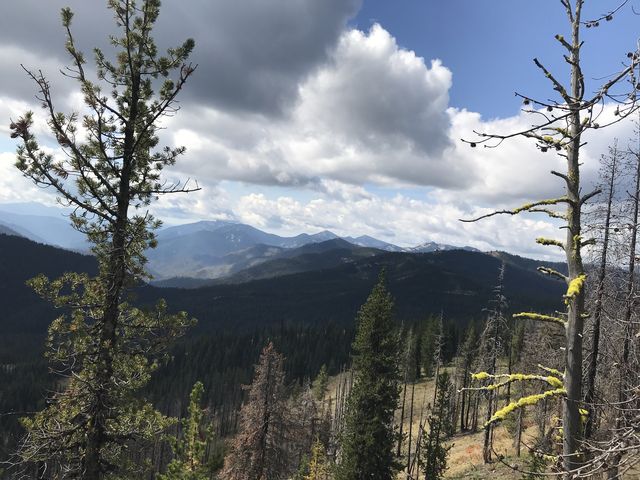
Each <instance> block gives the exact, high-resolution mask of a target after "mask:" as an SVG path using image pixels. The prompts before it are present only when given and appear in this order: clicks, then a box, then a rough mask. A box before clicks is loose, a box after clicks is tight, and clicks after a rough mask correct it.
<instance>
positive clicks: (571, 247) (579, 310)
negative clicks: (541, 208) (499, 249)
mask: <svg viewBox="0 0 640 480" xmlns="http://www.w3.org/2000/svg"><path fill="white" fill-rule="evenodd" d="M582 5H583V0H577V1H576V3H575V9H574V11H573V12H571V9H570V8H568V13H569V18H570V20H571V24H572V25H571V26H572V34H571V48H570V60H571V61H570V64H571V94H570V95H571V98H572V99H573V103H572V104H570V105H569V109H570V112H571V114H570V116H569V117H568V127H569V128H568V131H569V136H570V139H571V140H570V141H569V143H568V144H567V146H566V157H567V175H566V177H565V178H564V180H565V182H566V185H567V188H566V194H567V200H568V203H567V226H568V228H567V237H566V243H565V252H566V257H567V267H568V271H569V272H568V273H569V275H568V280H569V282H570V284H571V282H575V281H579V279H580V278H584V277H583V276H584V273H585V272H584V266H583V264H582V254H581V247H582V239H581V234H582V223H581V209H582V203H583V200H582V198H581V197H580V146H581V141H582V140H581V133H582V124H581V122H582V120H581V118H580V109H581V100H582V98H583V96H584V79H583V74H582V69H581V68H580V47H581V45H582V43H581V40H580V28H581V13H582ZM579 287H580V288H577V291H575V292H573V294H572V296H571V297H569V298H567V306H568V312H567V323H566V338H567V345H566V350H565V379H564V383H565V389H566V396H565V399H564V405H563V412H562V428H563V441H562V453H563V464H564V471H565V477H566V478H572V477H573V475H572V474H571V473H569V472H571V471H572V470H574V469H575V468H577V467H578V466H579V465H580V461H579V460H580V459H579V458H578V448H579V445H580V440H581V432H580V429H581V425H580V424H581V421H580V411H579V409H580V401H581V399H582V335H583V331H584V316H583V314H584V288H582V286H581V285H579Z"/></svg>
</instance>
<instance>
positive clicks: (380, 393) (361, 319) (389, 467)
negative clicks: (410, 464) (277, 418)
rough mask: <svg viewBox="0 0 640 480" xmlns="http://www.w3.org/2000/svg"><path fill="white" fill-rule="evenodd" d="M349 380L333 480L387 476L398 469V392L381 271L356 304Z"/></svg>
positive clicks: (394, 340)
mask: <svg viewBox="0 0 640 480" xmlns="http://www.w3.org/2000/svg"><path fill="white" fill-rule="evenodd" d="M356 323H357V331H356V338H355V340H354V343H353V370H354V383H353V388H352V390H351V393H350V395H349V399H348V402H347V412H346V418H345V422H344V430H343V432H342V435H341V438H340V448H341V451H340V460H339V464H338V469H337V475H336V479H337V480H358V479H372V480H391V479H393V478H395V474H396V472H397V471H398V470H399V464H398V462H397V459H396V457H395V452H394V445H395V443H396V441H397V433H396V431H395V428H394V425H393V417H394V412H395V410H396V408H397V407H398V401H399V396H400V389H399V381H400V372H399V365H398V363H399V354H400V352H399V350H400V346H399V342H398V335H397V333H396V327H395V325H394V322H393V300H392V298H391V295H390V294H389V292H387V290H386V287H385V279H384V274H381V276H380V279H379V281H378V283H377V285H376V286H375V287H374V288H373V291H372V292H371V294H370V295H369V298H368V299H367V301H366V302H365V304H364V305H363V306H362V307H361V308H360V311H359V312H358V316H357V319H356Z"/></svg>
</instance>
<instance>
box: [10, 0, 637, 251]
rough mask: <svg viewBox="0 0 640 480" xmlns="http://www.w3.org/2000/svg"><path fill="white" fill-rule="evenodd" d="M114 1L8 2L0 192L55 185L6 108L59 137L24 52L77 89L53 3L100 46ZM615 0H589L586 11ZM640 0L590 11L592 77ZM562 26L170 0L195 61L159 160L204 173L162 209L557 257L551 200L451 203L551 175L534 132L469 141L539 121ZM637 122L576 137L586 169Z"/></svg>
mask: <svg viewBox="0 0 640 480" xmlns="http://www.w3.org/2000/svg"><path fill="white" fill-rule="evenodd" d="M636 2H637V0H636ZM106 3H107V2H106V1H96V0H93V1H86V0H65V1H59V0H46V1H42V0H22V1H21V2H11V6H9V7H7V8H5V9H3V15H2V20H1V23H0V24H1V26H2V28H0V60H1V62H2V66H3V81H2V82H0V209H1V208H2V207H3V204H5V205H8V204H12V203H16V202H40V203H42V204H45V205H54V204H55V195H54V194H53V192H48V191H43V190H41V189H38V188H36V187H34V186H33V185H32V184H31V183H30V182H29V181H28V180H26V179H24V178H22V177H21V176H20V174H19V172H17V170H16V169H15V168H14V167H13V162H14V160H15V155H14V151H15V146H16V145H15V143H14V141H12V140H11V139H10V138H9V130H8V124H9V119H10V118H13V119H15V118H17V117H18V116H20V115H21V114H22V113H24V112H25V111H26V110H33V111H34V112H35V113H36V127H37V131H38V132H39V134H40V136H41V138H42V140H43V143H44V144H45V145H49V146H50V147H51V148H52V149H53V150H52V151H53V152H54V153H55V149H54V146H55V145H54V143H53V141H52V139H51V138H50V137H48V133H47V131H46V128H45V127H44V119H45V117H44V112H43V111H42V110H41V109H40V108H39V106H38V102H37V100H36V99H35V98H34V95H35V87H34V85H33V84H32V83H31V82H30V81H29V79H28V78H27V76H26V74H25V72H24V71H23V70H22V69H21V67H20V64H24V65H25V67H27V68H30V69H33V70H38V69H40V70H42V71H43V73H44V74H45V75H46V76H47V78H49V79H50V81H51V85H52V90H53V94H54V97H55V99H56V106H57V108H59V109H60V110H63V111H72V110H78V109H81V106H82V104H81V97H80V96H79V94H78V90H77V88H76V87H77V86H76V85H74V84H73V83H72V82H71V81H70V80H68V79H65V78H64V77H63V76H62V75H61V74H60V73H59V70H60V68H61V67H62V66H64V65H68V64H69V62H68V59H67V58H66V55H65V51H64V32H63V30H62V28H61V26H60V22H59V10H60V8H61V7H63V6H66V5H69V6H71V7H72V9H73V10H74V12H75V14H76V15H75V18H74V25H73V30H74V35H75V37H76V42H77V44H78V46H79V47H80V48H81V50H83V51H84V52H85V53H86V54H87V56H88V57H90V56H91V55H90V52H91V50H92V48H93V47H94V46H99V47H104V48H105V51H106V50H107V48H108V42H107V36H108V35H109V34H110V33H113V28H114V27H113V22H112V18H111V14H110V12H109V11H108V10H107V9H106ZM617 3H618V2H615V1H609V0H606V1H605V0H598V1H595V0H591V1H588V2H587V6H586V17H585V18H597V17H599V16H600V15H601V14H603V13H605V12H606V11H607V10H609V9H613V8H615V7H616V6H617ZM185 5H188V8H186V7H185ZM633 7H635V10H636V11H639V10H640V8H638V7H640V5H635V4H634V2H633V1H631V2H630V3H629V4H627V5H626V6H625V8H623V9H622V10H621V11H620V12H618V13H617V14H616V15H615V16H614V18H613V20H612V21H610V22H607V21H603V22H601V25H600V27H598V28H592V29H588V30H585V35H584V40H585V46H584V49H583V60H584V65H585V71H586V76H587V89H588V90H589V91H592V90H594V89H595V88H596V86H597V85H598V84H599V83H601V81H602V79H603V78H607V77H608V76H610V75H611V74H613V73H615V72H616V71H618V70H620V69H621V67H622V65H623V62H624V61H625V60H626V53H627V52H628V51H633V50H635V49H636V44H637V41H638V28H637V25H638V17H637V16H636V15H635V13H634V11H633V10H632V8H633ZM558 33H560V34H564V35H567V25H566V19H565V16H564V11H563V8H562V6H561V5H560V2H559V1H558V0H539V1H537V2H531V1H526V0H448V1H446V2H442V1H435V0H398V1H394V2H390V1H388V0H362V1H360V0H322V1H318V0H270V1H268V2H265V1H264V0H244V1H242V2H235V1H229V0H190V1H189V2H188V4H185V2H180V1H178V0H164V2H163V5H162V11H161V16H160V19H159V21H158V24H157V28H156V33H155V37H156V40H157V43H158V45H159V47H161V48H167V47H170V46H174V45H178V44H180V43H181V42H182V41H183V40H184V39H186V38H187V37H192V38H194V39H195V41H196V48H195V51H194V53H193V57H192V59H193V62H194V63H197V64H198V68H197V70H196V72H195V74H194V75H193V77H192V79H191V80H190V81H189V83H188V84H187V85H186V87H185V90H184V91H183V92H182V96H181V97H180V101H181V104H180V105H181V110H180V111H179V112H178V114H177V115H176V116H174V117H172V118H170V119H166V120H164V122H163V127H165V129H164V130H163V133H162V141H163V142H164V143H165V144H168V145H184V146H186V148H187V151H186V154H185V155H184V156H183V157H182V158H180V159H179V160H178V163H177V164H176V165H175V167H173V168H172V169H171V170H170V171H167V172H166V175H167V178H168V179H185V178H191V179H195V180H197V181H198V184H199V185H200V186H201V187H202V190H201V191H199V192H196V193H192V194H188V195H181V196H176V195H172V196H165V197H163V198H161V199H160V200H159V201H158V202H157V203H156V204H155V205H154V206H153V211H154V213H155V214H156V215H157V216H158V217H159V218H160V219H162V220H164V221H165V223H167V224H179V223H188V222H191V221H196V220H203V219H204V220H206V219H231V220H237V221H241V222H244V223H249V224H251V225H253V226H255V227H258V228H261V229H263V230H266V231H269V232H273V233H278V234H283V235H293V234H298V233H301V232H307V233H314V232H317V231H320V230H325V229H328V230H331V231H333V232H335V233H337V234H339V235H345V236H346V235H352V236H358V235H364V234H366V235H371V236H374V237H377V238H379V239H381V240H385V241H388V242H392V243H395V244H398V245H401V246H414V245H418V244H421V243H424V242H427V241H436V242H439V243H447V244H452V245H470V246H474V247H476V248H480V249H482V250H493V249H499V250H506V251H509V252H512V253H516V254H521V255H526V256H533V257H538V258H544V257H552V258H557V256H558V255H559V254H557V252H554V253H550V252H549V251H548V250H547V249H545V248H544V247H541V246H539V245H536V244H535V241H534V239H535V238H536V237H539V236H545V237H551V238H553V237H560V236H563V235H564V234H563V232H562V231H561V230H559V225H558V224H553V223H550V222H549V221H548V220H547V219H546V217H542V216H534V215H528V216H522V217H511V216H508V217H492V218H490V219H487V220H485V221H482V222H478V223H472V224H467V223H461V222H460V221H459V219H460V218H468V217H471V216H475V215H479V214H482V213H486V212H489V211H491V210H492V209H503V208H514V207H517V206H519V205H521V204H523V203H527V202H530V201H532V200H537V199H541V198H547V197H557V196H558V195H561V194H562V185H561V183H560V182H559V181H558V179H556V178H554V177H552V176H551V175H549V171H550V170H552V169H555V170H561V169H562V168H563V164H562V159H561V158H559V157H557V156H556V155H555V154H552V153H546V154H543V153H541V152H539V151H538V150H537V149H536V148H535V146H534V145H533V144H532V143H531V142H530V141H528V140H526V139H519V138H517V139H514V140H512V141H509V142H505V143H503V144H502V145H501V146H500V147H499V148H495V149H484V148H475V149H471V148H470V147H469V146H468V145H466V144H464V143H463V142H461V141H460V139H461V138H472V137H473V130H478V131H485V132H497V133H504V132H511V131H516V130H518V129H519V128H523V127H525V126H528V125H530V124H531V123H532V119H531V118H530V117H529V116H527V115H526V114H523V113H522V112H521V111H520V107H521V102H520V101H519V100H518V98H517V97H516V96H515V95H514V92H516V91H517V92H519V93H522V94H524V95H527V96H529V97H533V98H539V99H541V100H547V99H549V98H554V97H553V93H554V92H553V91H552V90H551V88H550V86H549V84H548V81H547V80H546V79H545V78H544V76H543V75H541V74H540V72H539V71H538V69H537V68H536V67H535V66H534V64H533V62H532V59H533V58H534V57H537V58H539V59H540V60H541V61H542V62H544V63H545V65H546V66H548V67H549V68H550V69H551V70H552V71H554V73H556V75H557V76H558V77H560V78H566V75H567V68H566V64H565V63H564V62H563V60H562V57H561V54H562V53H563V52H562V51H561V48H560V47H559V45H558V43H557V42H556V41H555V40H554V38H553V37H554V35H555V34H558ZM611 111H612V107H607V110H606V111H605V116H606V115H608V114H610V113H611ZM632 134H633V126H632V124H631V123H630V122H625V123H620V124H617V125H615V126H613V127H611V128H609V129H607V130H604V129H602V130H599V131H596V132H595V133H594V134H592V135H591V136H590V137H588V138H587V141H588V144H587V146H586V147H585V151H584V155H583V162H584V165H583V172H584V176H583V181H584V184H585V185H586V186H590V185H591V184H593V183H595V182H596V181H597V170H598V158H599V157H600V155H601V154H603V153H606V150H607V146H608V145H609V144H610V143H611V141H612V140H613V139H614V138H619V139H620V141H621V142H622V143H625V142H627V141H628V139H630V138H631V136H632ZM7 208H8V207H7Z"/></svg>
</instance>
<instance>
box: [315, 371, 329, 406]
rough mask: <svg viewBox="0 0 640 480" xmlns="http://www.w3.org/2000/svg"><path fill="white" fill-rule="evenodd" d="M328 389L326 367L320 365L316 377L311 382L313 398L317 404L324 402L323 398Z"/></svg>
mask: <svg viewBox="0 0 640 480" xmlns="http://www.w3.org/2000/svg"><path fill="white" fill-rule="evenodd" d="M328 387H329V373H328V372H327V366H326V365H322V367H320V371H319V372H318V376H317V377H316V379H315V380H314V381H313V385H312V389H313V396H314V397H315V399H316V400H317V401H318V402H321V401H323V400H324V396H325V395H326V393H327V389H328Z"/></svg>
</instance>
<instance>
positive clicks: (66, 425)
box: [10, 0, 194, 480]
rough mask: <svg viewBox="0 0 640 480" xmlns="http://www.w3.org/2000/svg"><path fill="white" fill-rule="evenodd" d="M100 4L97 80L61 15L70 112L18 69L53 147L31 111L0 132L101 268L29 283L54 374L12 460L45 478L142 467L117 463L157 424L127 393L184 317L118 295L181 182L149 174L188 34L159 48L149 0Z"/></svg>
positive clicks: (155, 166) (177, 85) (178, 85)
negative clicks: (156, 211) (39, 305)
mask: <svg viewBox="0 0 640 480" xmlns="http://www.w3.org/2000/svg"><path fill="white" fill-rule="evenodd" d="M108 7H109V8H110V9H111V10H112V12H113V14H114V17H115V21H116V24H117V26H118V27H119V30H120V32H121V34H120V36H118V35H114V36H113V37H112V38H111V44H112V46H113V47H114V49H115V52H114V54H113V55H110V54H108V53H104V52H103V51H102V50H100V49H95V50H94V52H95V66H96V70H95V71H96V76H97V79H96V80H93V79H92V78H91V74H90V71H89V70H88V69H86V67H85V65H86V59H85V56H84V54H83V53H82V52H81V51H80V50H79V49H78V48H77V46H76V43H75V39H74V37H73V35H72V31H71V22H72V18H73V13H72V12H71V10H70V9H69V8H65V9H63V10H62V23H63V27H64V29H65V31H66V35H67V41H66V50H67V53H68V54H69V56H70V58H71V63H72V66H71V67H68V68H67V69H66V70H65V71H64V73H65V76H66V77H68V78H70V79H72V80H75V81H76V82H77V83H78V86H79V89H80V91H81V93H82V95H83V99H84V104H85V105H84V107H85V108H84V111H83V113H82V114H81V113H79V112H72V113H69V114H65V113H62V112H59V111H58V110H56V107H55V102H54V99H53V93H52V90H51V86H50V83H49V81H48V80H47V78H46V77H45V76H44V74H43V73H42V72H38V73H34V72H32V71H29V70H26V69H25V70H26V72H27V74H28V75H29V77H30V78H31V79H32V80H33V81H34V82H35V84H36V88H37V90H38V99H39V100H40V102H41V104H42V106H43V108H44V110H45V112H46V113H45V115H46V117H47V125H48V127H49V129H50V131H51V133H52V134H53V136H54V138H55V139H56V140H57V142H58V147H59V150H60V154H59V155H57V154H56V155H54V154H51V153H49V150H48V149H47V148H45V147H41V146H40V145H39V143H38V141H37V138H36V135H35V133H34V131H33V123H34V115H33V113H32V112H27V113H26V114H25V115H24V116H22V117H21V118H19V119H17V120H16V121H12V122H11V125H10V130H11V137H12V138H16V139H18V140H19V141H20V144H19V146H18V149H17V162H16V166H17V168H18V169H19V170H20V171H21V172H22V173H23V174H24V175H25V176H26V177H28V178H30V179H31V180H32V181H33V182H34V183H35V184H36V185H38V186H39V187H43V188H50V189H52V190H53V191H54V192H55V193H56V194H57V195H58V200H59V202H61V203H62V204H64V205H66V206H69V207H71V208H72V209H73V213H72V214H71V220H72V222H73V225H74V227H75V228H76V229H77V230H79V231H80V232H83V233H85V234H86V235H87V237H88V239H89V241H90V242H91V244H92V251H93V253H94V255H95V256H96V258H97V260H98V264H99V274H98V275H97V276H96V277H94V278H90V277H89V276H87V275H85V274H67V275H65V276H63V277H62V278H60V279H57V280H53V281H50V280H48V279H47V278H45V277H43V276H41V277H38V278H36V279H35V280H33V281H32V282H31V284H32V286H33V287H34V288H35V290H36V291H37V292H38V293H39V294H40V295H41V296H43V297H44V298H46V299H48V300H50V301H51V302H52V303H53V305H54V306H55V307H57V308H61V309H65V312H68V314H64V315H62V316H61V317H60V318H58V319H57V320H55V321H54V322H53V323H52V324H51V327H50V329H49V337H48V353H47V355H48V358H49V360H50V361H51V363H52V368H53V370H54V371H55V372H56V373H59V374H60V375H62V376H63V377H65V378H64V379H63V380H61V381H60V385H63V386H64V387H63V389H62V391H61V392H59V393H56V394H54V395H53V396H52V398H50V399H49V402H48V406H47V408H46V409H44V410H43V411H42V412H40V413H38V414H36V415H35V416H34V417H31V418H28V419H25V420H24V426H25V427H26V430H27V435H26V437H25V438H24V440H23V442H22V446H21V449H20V451H19V456H20V457H21V459H22V461H23V462H41V463H43V464H45V465H46V467H45V468H46V469H47V470H48V471H49V472H52V474H55V475H57V477H56V478H83V479H89V480H97V479H101V478H106V477H114V476H117V475H121V476H125V477H126V476H129V477H133V476H136V474H134V473H132V472H133V471H136V470H139V469H140V468H141V467H140V466H137V465H133V464H132V463H131V462H127V461H126V460H127V456H126V452H127V450H128V448H129V447H130V446H131V444H132V443H133V442H140V441H145V440H150V439H153V437H154V436H155V435H157V434H158V433H159V432H161V431H162V430H163V429H164V428H165V427H166V426H167V424H168V420H167V419H166V418H165V417H163V416H162V415H160V414H159V413H158V412H157V411H155V410H154V409H153V407H152V406H151V405H150V404H148V403H147V402H145V401H143V400H141V399H139V397H138V395H137V392H138V391H139V390H140V389H141V387H143V386H144V385H145V383H146V382H147V381H148V379H149V376H150V374H151V372H152V371H153V370H154V369H155V367H156V365H157V359H158V358H159V357H160V356H162V355H163V354H164V352H166V349H167V347H168V346H169V345H170V344H171V342H172V340H173V339H174V338H175V337H177V336H179V335H181V334H182V333H183V332H184V330H185V328H186V327H187V326H188V325H189V324H190V323H191V322H190V321H189V320H188V318H187V316H186V314H179V315H170V314H168V313H167V309H166V306H165V304H164V302H160V303H159V304H158V305H157V307H156V308H155V309H147V310H142V309H138V308H133V307H132V306H131V305H129V303H128V292H129V291H130V289H131V288H132V287H134V286H135V285H137V284H138V283H139V282H140V281H141V280H143V279H144V278H146V277H147V274H146V272H145V269H144V264H145V262H146V259H145V256H144V251H145V249H146V248H148V247H153V246H154V245H155V238H154V235H153V229H154V228H157V227H158V226H159V222H158V221H157V220H156V219H154V217H153V216H152V215H150V213H149V212H148V210H147V207H148V205H150V203H151V202H152V201H153V200H154V199H155V198H157V197H158V196H159V195H162V194H167V193H176V192H187V191H190V189H189V188H188V186H187V185H186V184H184V183H177V184H168V183H166V182H163V181H162V180H161V177H160V173H161V170H162V169H163V168H164V167H167V166H171V165H173V164H174V163H175V162H176V160H177V158H178V157H179V156H180V155H181V154H182V153H183V152H184V148H170V147H165V148H158V143H159V138H158V130H159V128H161V127H160V124H159V122H160V121H161V120H162V118H163V117H164V116H166V115H169V114H174V113H175V112H176V110H177V108H176V104H175V101H176V96H177V95H178V93H179V92H180V91H181V90H182V88H183V86H184V84H185V82H186V81H187V79H188V78H189V77H190V76H191V74H192V73H193V71H194V67H192V66H191V65H189V64H188V63H187V60H188V57H189V55H190V53H191V51H192V49H193V47H194V42H193V40H187V41H186V42H184V43H183V44H182V45H180V46H178V47H176V48H172V49H169V50H168V51H167V53H166V54H165V55H160V54H158V49H157V47H156V45H155V43H154V41H153V38H152V36H151V32H152V30H153V26H154V24H155V22H156V20H157V18H158V15H159V12H160V1H159V0H142V1H140V2H139V3H138V2H135V1H134V0H109V2H108ZM156 88H157V90H156ZM103 89H104V90H106V91H104V90H103ZM80 126H81V127H82V128H80ZM138 474H139V473H138Z"/></svg>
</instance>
